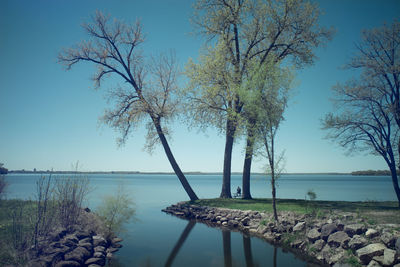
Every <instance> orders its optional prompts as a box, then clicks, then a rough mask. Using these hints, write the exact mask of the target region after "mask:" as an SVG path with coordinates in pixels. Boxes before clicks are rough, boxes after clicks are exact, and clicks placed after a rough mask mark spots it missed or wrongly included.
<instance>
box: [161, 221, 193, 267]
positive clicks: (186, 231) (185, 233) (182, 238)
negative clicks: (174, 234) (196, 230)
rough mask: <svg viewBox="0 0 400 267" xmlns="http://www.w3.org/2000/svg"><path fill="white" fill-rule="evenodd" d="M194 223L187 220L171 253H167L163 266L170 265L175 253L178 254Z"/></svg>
mask: <svg viewBox="0 0 400 267" xmlns="http://www.w3.org/2000/svg"><path fill="white" fill-rule="evenodd" d="M195 224H196V222H195V221H189V222H188V224H187V225H186V227H185V229H184V230H183V232H182V234H181V236H180V237H179V239H178V242H176V244H175V246H174V248H173V249H172V251H171V253H170V254H169V257H168V259H167V262H166V263H165V266H171V265H172V262H173V261H174V259H175V257H176V255H177V254H178V252H179V250H180V249H181V247H182V245H183V243H184V242H185V240H186V238H187V237H188V236H189V234H190V231H192V229H193V227H194V226H195Z"/></svg>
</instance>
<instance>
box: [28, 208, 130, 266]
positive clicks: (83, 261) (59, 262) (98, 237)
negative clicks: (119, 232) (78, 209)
mask: <svg viewBox="0 0 400 267" xmlns="http://www.w3.org/2000/svg"><path fill="white" fill-rule="evenodd" d="M82 217H84V221H85V222H86V223H85V224H82V225H77V226H75V227H74V228H73V229H64V228H58V229H55V230H53V231H52V232H51V233H50V234H49V235H48V236H47V237H46V238H43V239H42V240H41V241H40V242H39V244H38V246H37V248H36V249H31V250H30V251H29V254H30V258H31V260H30V261H29V262H28V264H27V266H31V267H50V266H55V267H67V266H70V267H74V266H77V267H80V266H88V267H101V266H104V265H105V264H106V262H107V260H110V259H111V258H112V256H113V253H115V252H117V251H118V250H119V248H121V247H122V245H121V244H120V242H122V239H121V238H118V237H109V238H106V235H105V234H104V232H103V231H102V230H101V228H102V227H101V226H102V222H101V220H100V218H99V217H98V216H97V215H95V214H93V213H91V212H90V211H89V210H86V211H82Z"/></svg>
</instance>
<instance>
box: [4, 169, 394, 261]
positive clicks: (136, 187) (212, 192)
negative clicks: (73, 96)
mask: <svg viewBox="0 0 400 267" xmlns="http://www.w3.org/2000/svg"><path fill="white" fill-rule="evenodd" d="M39 177H40V175H36V174H9V175H7V176H6V179H7V180H8V182H9V183H10V186H9V189H8V195H7V196H8V198H24V199H28V198H31V199H33V198H34V193H35V181H36V180H37V179H38V178H39ZM88 177H89V179H90V184H91V186H92V187H93V188H94V189H93V191H92V192H91V194H90V196H89V198H88V203H87V205H88V206H89V207H90V208H92V209H94V210H95V209H96V207H97V206H98V205H99V204H100V202H101V198H102V196H105V195H109V194H113V193H114V192H116V191H117V189H118V186H119V185H123V187H124V189H125V190H127V192H131V193H132V196H133V199H134V201H135V203H136V210H137V213H136V220H134V221H132V222H129V223H128V224H127V225H126V228H127V232H126V233H124V234H123V236H122V237H123V238H124V242H123V245H124V247H123V248H122V249H121V250H120V251H119V252H118V253H117V254H116V258H117V259H118V261H119V263H120V264H121V266H191V267H194V266H307V263H306V262H304V261H302V260H300V259H298V258H296V257H295V255H293V254H291V253H285V252H283V251H282V250H281V249H280V248H275V247H274V246H272V245H270V244H268V243H266V242H264V241H262V240H260V239H258V238H253V237H251V238H249V237H246V236H244V235H242V234H240V233H238V232H229V231H221V230H220V229H216V228H211V227H208V226H206V225H204V224H201V223H197V224H195V223H190V222H188V221H186V220H182V219H179V218H176V217H172V216H170V215H167V214H165V213H162V212H161V209H163V208H165V207H166V206H168V205H170V204H174V203H176V202H179V201H182V200H187V199H188V198H187V196H186V193H185V192H184V190H183V189H182V187H181V185H180V183H179V181H178V179H177V178H176V176H174V175H150V174H146V175H143V174H133V175H120V174H118V175H117V174H115V175H114V174H104V175H98V174H96V175H95V174H93V175H88ZM187 178H188V180H189V182H190V183H191V185H192V187H193V189H194V190H195V192H196V193H197V195H198V197H199V198H214V197H217V196H218V195H219V193H220V188H221V176H219V175H188V176H187ZM238 185H239V186H241V177H240V175H233V176H232V191H233V192H234V190H235V188H236V187H237V186H238ZM309 189H313V190H314V192H316V193H317V199H319V200H347V201H364V200H376V201H384V200H393V201H394V200H396V196H395V194H394V191H393V188H392V184H391V179H390V177H385V176H349V175H284V176H282V177H281V178H280V180H279V181H278V189H277V196H278V197H279V198H297V199H304V196H305V194H306V192H307V191H308V190H309ZM270 192H271V190H270V186H269V182H268V181H267V178H266V177H265V176H263V175H253V176H252V195H253V197H270V194H271V193H270Z"/></svg>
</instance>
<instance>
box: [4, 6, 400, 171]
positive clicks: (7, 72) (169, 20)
mask: <svg viewBox="0 0 400 267" xmlns="http://www.w3.org/2000/svg"><path fill="white" fill-rule="evenodd" d="M319 4H320V7H321V8H322V9H323V10H324V12H325V14H324V15H323V16H322V17H321V21H320V23H321V25H324V26H333V27H335V28H336V30H337V33H336V35H335V37H334V39H333V41H331V42H330V43H328V45H327V46H326V47H325V48H321V49H318V51H317V55H318V58H319V59H318V60H317V61H316V62H315V65H314V66H312V67H307V68H306V69H304V70H302V71H300V72H298V74H297V81H298V84H299V85H298V86H297V87H296V88H295V93H294V94H293V97H292V100H291V102H290V106H289V108H288V109H287V112H286V121H285V122H284V123H283V124H282V127H281V131H280V132H279V135H278V141H279V144H278V145H279V148H280V149H282V150H283V149H284V150H285V151H286V171H287V172H349V171H353V170H362V169H385V168H386V166H385V163H384V161H383V160H382V159H381V158H380V157H376V156H368V155H364V154H358V155H356V156H352V157H348V156H346V155H345V154H344V151H343V150H342V149H341V148H339V147H338V146H337V145H335V144H333V143H331V142H330V141H328V140H325V139H324V138H323V137H324V135H325V133H324V132H323V131H322V130H320V128H321V124H320V120H321V118H323V116H324V114H326V113H327V112H329V111H331V110H332V104H331V102H330V100H329V98H330V97H331V96H332V95H331V87H332V85H334V84H336V83H337V82H343V81H345V80H346V79H348V78H349V77H351V73H349V72H348V71H345V70H342V69H340V67H341V66H342V65H343V64H345V63H346V61H347V60H348V58H349V57H350V56H351V55H352V54H353V53H354V51H355V49H354V44H355V42H358V41H359V40H360V32H361V30H362V29H368V28H372V27H377V26H381V25H383V23H384V22H388V23H391V22H392V21H393V19H394V18H395V17H396V16H397V18H399V15H398V14H400V1H388V0H383V1H381V0H374V1H373V0H357V1H355V0H335V1H333V0H332V1H320V2H319ZM191 5H192V1H187V0H157V1H154V0H147V1H137V0H136V1H122V0H121V1H116V0H115V1H108V0H89V1H78V0H71V1H66V0H59V1H53V0H46V1H44V0H35V1H30V0H2V1H0V36H1V39H0V125H1V126H0V162H3V163H4V164H5V167H7V168H9V169H27V170H28V169H33V168H37V169H44V170H47V169H52V168H53V169H55V170H70V169H71V164H73V163H74V162H76V161H79V163H80V166H81V170H84V171H91V170H92V171H94V170H106V171H108V170H138V171H172V169H171V167H170V165H169V162H168V160H167V158H166V157H165V155H164V152H163V150H162V148H161V147H159V148H158V149H157V150H156V151H155V152H154V153H153V154H152V155H149V154H147V153H146V152H144V151H143V150H142V148H143V145H144V142H145V140H144V135H145V130H144V129H143V127H142V128H139V129H138V130H137V131H136V132H134V133H133V134H132V135H131V136H130V138H129V140H128V142H127V143H126V145H125V146H124V147H121V148H118V147H117V145H116V141H115V140H116V138H117V137H118V133H116V132H114V131H113V130H112V129H110V128H108V127H107V126H102V125H99V123H98V117H99V116H101V114H102V113H103V110H104V108H106V107H107V101H106V100H105V98H104V96H105V93H106V90H104V89H107V88H103V90H99V91H95V90H94V89H93V82H92V81H91V80H90V79H89V78H90V77H91V75H92V74H93V72H94V68H93V66H90V65H85V64H83V65H78V66H76V67H75V68H74V69H73V70H72V71H69V72H66V71H65V70H64V69H63V67H62V66H61V65H60V64H58V63H57V59H56V57H57V54H58V53H59V51H60V50H61V49H62V48H63V47H69V46H72V45H73V44H75V43H77V42H78V41H80V40H83V39H84V38H85V33H84V31H83V30H82V28H81V27H80V25H81V23H83V22H85V21H88V20H89V19H90V16H91V15H93V14H94V12H95V11H96V10H100V11H103V12H106V13H109V14H110V15H111V16H113V17H116V18H118V19H122V20H124V21H125V22H133V21H135V20H136V19H137V18H141V20H142V23H143V26H144V31H145V32H146V34H147V41H146V43H145V45H144V46H143V49H144V51H145V53H146V54H151V53H159V52H162V51H166V50H168V49H170V48H173V49H175V50H176V52H177V57H178V59H179V61H180V63H181V65H182V66H184V64H185V62H187V60H188V58H189V57H192V58H197V55H198V51H199V48H200V46H201V44H202V40H201V38H198V37H195V36H193V35H190V34H189V33H190V32H191V31H193V28H192V25H190V23H189V17H190V14H191V12H192V9H191ZM113 82H114V80H113ZM115 82H117V81H115ZM172 128H173V140H172V141H171V147H172V150H173V153H174V154H175V156H176V159H177V161H178V163H179V164H180V166H181V168H182V169H183V170H184V171H222V161H223V151H224V138H223V137H222V136H220V135H218V134H217V132H216V131H214V130H213V129H210V130H209V131H208V132H207V135H205V134H203V133H198V132H197V131H196V130H192V131H188V130H187V127H186V126H184V125H182V124H181V123H175V124H174V125H173V127H172ZM243 146H244V144H243V141H238V142H237V143H236V144H235V148H234V152H233V153H234V154H233V160H232V171H241V170H242V167H243ZM264 162H265V161H264V160H257V161H255V162H254V165H253V166H254V167H253V171H263V166H264Z"/></svg>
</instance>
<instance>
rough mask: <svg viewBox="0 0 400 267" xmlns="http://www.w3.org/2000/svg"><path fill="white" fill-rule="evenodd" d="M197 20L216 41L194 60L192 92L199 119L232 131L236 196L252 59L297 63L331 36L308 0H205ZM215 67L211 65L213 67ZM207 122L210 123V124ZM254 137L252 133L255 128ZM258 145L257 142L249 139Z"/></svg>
mask: <svg viewBox="0 0 400 267" xmlns="http://www.w3.org/2000/svg"><path fill="white" fill-rule="evenodd" d="M195 10H196V11H195V14H194V16H193V22H194V24H195V25H197V26H198V29H199V31H200V33H202V34H203V35H204V36H206V37H207V38H208V39H209V40H210V43H209V45H208V47H207V48H206V49H204V51H203V54H202V55H201V56H200V60H199V63H193V62H192V61H190V62H189V64H188V66H187V71H186V73H187V75H188V76H189V78H190V80H191V81H190V85H189V89H188V90H187V91H186V93H187V94H188V95H189V99H190V100H192V106H193V112H192V113H194V114H196V116H195V117H194V119H195V120H197V122H200V123H203V126H202V127H205V125H207V124H208V122H207V119H212V125H214V126H217V128H218V129H222V130H223V132H224V133H225V136H226V141H225V152H224V166H223V182H222V190H221V195H220V197H223V198H230V197H231V188H230V187H231V186H230V179H231V158H232V148H233V143H234V139H235V136H237V135H238V133H237V130H238V127H240V123H241V121H242V120H241V113H242V111H243V108H244V103H243V101H242V99H241V98H240V91H241V88H243V87H242V82H243V81H244V77H245V76H246V75H247V72H248V70H247V68H248V65H249V64H250V62H251V61H255V60H256V61H257V62H258V64H260V65H262V64H263V63H264V62H266V61H269V60H270V58H274V60H276V62H280V61H282V60H283V59H285V58H287V57H288V56H290V57H291V59H292V60H293V62H294V64H295V65H296V66H302V65H304V64H310V63H312V61H313V58H314V54H313V52H312V49H311V48H313V47H317V46H319V45H320V44H321V43H323V42H325V41H326V40H327V39H329V38H330V36H331V33H332V32H331V31H330V30H327V29H324V28H322V27H318V25H317V21H318V18H319V14H320V12H319V9H318V8H317V7H316V5H314V4H311V3H310V2H307V1H303V0H297V1H293V0H276V1H273V0H266V1H261V0H260V1H257V0H199V1H197V3H196V5H195ZM209 67H210V68H209ZM204 123H206V124H204ZM249 135H250V137H249V140H251V138H252V137H251V133H250V134H249ZM247 143H248V144H249V146H250V147H251V146H252V142H251V141H250V142H247ZM252 150H253V149H252V148H251V149H246V152H248V153H246V161H245V167H244V169H245V171H244V180H245V179H247V180H248V182H246V183H244V184H245V187H244V188H243V195H244V197H245V198H251V195H250V182H249V178H250V167H251V156H252Z"/></svg>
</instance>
